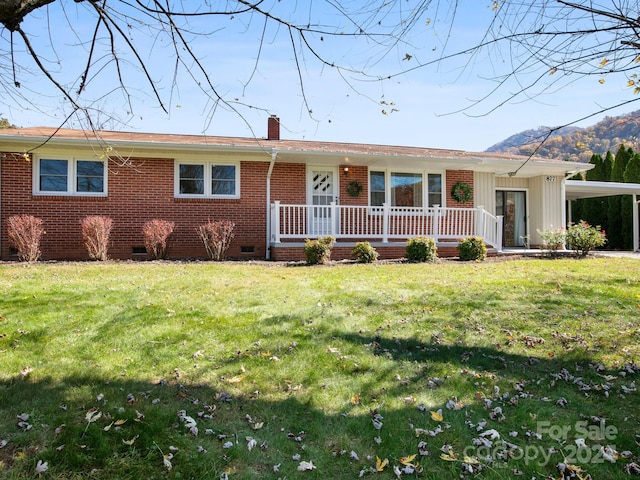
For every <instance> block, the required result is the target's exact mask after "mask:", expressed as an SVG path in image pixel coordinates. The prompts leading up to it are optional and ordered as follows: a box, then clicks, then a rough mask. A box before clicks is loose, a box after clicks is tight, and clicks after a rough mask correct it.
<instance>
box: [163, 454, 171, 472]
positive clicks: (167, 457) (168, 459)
mask: <svg viewBox="0 0 640 480" xmlns="http://www.w3.org/2000/svg"><path fill="white" fill-rule="evenodd" d="M172 458H173V454H171V453H170V454H169V455H163V456H162V464H163V465H164V467H165V468H166V469H167V470H171V469H172V468H173V464H172V463H171V459H172Z"/></svg>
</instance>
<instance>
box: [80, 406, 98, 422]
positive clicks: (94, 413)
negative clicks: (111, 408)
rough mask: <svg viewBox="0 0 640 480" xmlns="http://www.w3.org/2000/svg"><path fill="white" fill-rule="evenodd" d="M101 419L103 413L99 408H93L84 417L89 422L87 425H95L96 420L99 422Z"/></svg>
mask: <svg viewBox="0 0 640 480" xmlns="http://www.w3.org/2000/svg"><path fill="white" fill-rule="evenodd" d="M100 417H102V412H101V411H100V410H98V409H97V408H92V409H91V410H89V411H88V412H87V414H86V415H85V416H84V418H85V419H86V420H87V423H93V422H95V421H96V420H98V419H99V418H100Z"/></svg>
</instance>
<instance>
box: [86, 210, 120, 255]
mask: <svg viewBox="0 0 640 480" xmlns="http://www.w3.org/2000/svg"><path fill="white" fill-rule="evenodd" d="M112 226H113V220H112V219H111V218H109V217H103V216H101V215H90V216H88V217H84V218H83V219H82V220H80V227H81V228H82V240H83V241H84V245H85V247H87V252H88V253H89V258H91V259H94V260H101V261H105V260H108V258H109V257H108V255H107V252H108V250H109V236H110V235H111V227H112Z"/></svg>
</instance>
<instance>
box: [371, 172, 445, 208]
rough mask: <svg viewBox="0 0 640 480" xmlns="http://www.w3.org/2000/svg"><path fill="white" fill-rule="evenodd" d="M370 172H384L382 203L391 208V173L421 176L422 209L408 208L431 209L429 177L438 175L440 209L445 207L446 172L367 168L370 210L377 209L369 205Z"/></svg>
mask: <svg viewBox="0 0 640 480" xmlns="http://www.w3.org/2000/svg"><path fill="white" fill-rule="evenodd" d="M371 172H384V197H385V198H384V201H385V203H386V204H387V205H389V206H391V174H392V173H411V174H414V173H418V174H420V175H422V184H423V186H424V188H423V189H422V205H423V207H410V208H433V207H429V206H428V205H429V175H440V180H441V187H442V191H441V192H440V197H441V201H442V204H441V205H440V206H441V207H446V203H447V195H446V194H445V192H446V191H447V190H446V188H447V187H446V184H445V183H446V172H443V171H439V170H417V169H399V168H372V167H369V171H368V172H367V181H368V182H369V189H368V190H369V198H368V202H369V206H370V207H372V208H378V206H373V205H371Z"/></svg>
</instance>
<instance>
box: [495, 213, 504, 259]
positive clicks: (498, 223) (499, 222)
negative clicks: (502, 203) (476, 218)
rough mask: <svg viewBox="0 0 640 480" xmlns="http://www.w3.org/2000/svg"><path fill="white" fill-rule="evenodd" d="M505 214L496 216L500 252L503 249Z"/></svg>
mask: <svg viewBox="0 0 640 480" xmlns="http://www.w3.org/2000/svg"><path fill="white" fill-rule="evenodd" d="M503 218H504V216H503V215H498V216H496V219H497V220H498V221H497V223H496V250H497V251H498V252H501V251H502V225H503V223H502V220H503Z"/></svg>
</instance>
